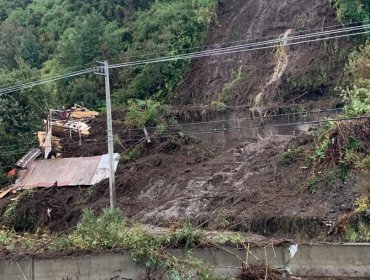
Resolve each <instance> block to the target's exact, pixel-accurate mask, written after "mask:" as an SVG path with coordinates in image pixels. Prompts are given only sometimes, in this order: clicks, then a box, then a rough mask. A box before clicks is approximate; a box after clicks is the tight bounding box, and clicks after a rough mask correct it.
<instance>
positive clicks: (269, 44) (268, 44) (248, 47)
mask: <svg viewBox="0 0 370 280" xmlns="http://www.w3.org/2000/svg"><path fill="white" fill-rule="evenodd" d="M366 28H370V24H368V25H362V26H356V27H349V28H342V29H337V30H329V31H323V32H316V33H313V34H306V35H302V36H289V37H288V42H287V43H286V44H285V45H286V46H292V45H297V44H303V43H310V42H317V41H322V40H330V39H337V38H342V37H348V36H355V35H362V34H366V33H369V32H370V30H365V31H362V32H355V33H348V34H343V35H337V34H340V33H345V32H350V31H359V30H364V29H366ZM328 35H336V36H329V37H323V38H316V39H311V40H306V41H298V42H293V41H294V40H300V39H309V38H310V37H314V36H319V37H322V36H328ZM281 42H282V39H281V38H278V39H275V40H269V41H264V42H258V43H252V44H243V45H238V46H232V47H228V48H219V49H214V50H208V51H202V52H195V53H190V54H180V55H175V56H169V57H161V58H154V59H149V60H141V61H133V62H126V63H121V64H111V65H110V66H109V68H110V69H115V68H122V67H128V66H138V65H146V64H152V63H160V62H169V61H176V60H180V59H181V60H183V59H192V58H201V57H205V56H214V55H225V54H233V53H237V52H243V51H253V50H263V49H269V48H275V47H276V45H275V44H277V43H281ZM94 71H95V69H94V68H89V69H85V70H81V71H77V72H72V73H67V74H64V75H59V76H56V77H53V78H49V79H45V80H39V81H37V82H31V83H26V84H20V85H16V86H13V87H8V88H3V89H0V96H1V95H4V94H7V93H11V92H14V91H18V90H21V89H26V88H31V87H34V86H37V85H42V84H46V83H50V82H54V81H58V80H62V79H66V78H72V77H75V76H80V75H83V74H88V73H92V72H94Z"/></svg>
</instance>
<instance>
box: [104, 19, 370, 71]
mask: <svg viewBox="0 0 370 280" xmlns="http://www.w3.org/2000/svg"><path fill="white" fill-rule="evenodd" d="M365 28H370V24H369V25H366V26H360V27H351V28H343V29H340V30H339V29H338V30H335V31H327V32H318V33H313V34H307V35H304V36H289V37H288V41H287V43H286V44H285V46H292V45H298V44H304V43H311V42H318V41H324V40H330V39H338V38H343V37H349V36H355V35H362V34H366V33H370V30H365V31H362V30H364V29H365ZM352 31H356V32H355V33H348V32H352ZM358 31H361V32H358ZM346 32H347V34H342V35H338V34H341V33H346ZM327 35H329V36H327ZM323 36H324V37H323ZM311 37H319V38H315V39H310V38H311ZM321 37H323V38H321ZM302 39H304V40H305V41H297V42H294V41H295V40H302ZM278 43H282V39H281V38H277V39H274V40H269V41H264V42H258V43H252V44H242V45H237V46H232V47H226V48H218V49H213V50H209V51H201V52H194V53H190V54H180V55H175V56H167V57H160V58H153V59H148V60H139V61H133V62H126V63H121V64H111V65H110V66H109V68H111V69H115V68H122V67H128V66H139V65H146V64H152V63H160V62H169V61H176V60H183V59H192V58H202V57H206V56H215V55H225V54H233V53H238V52H244V51H254V50H265V49H270V48H275V47H276V44H278Z"/></svg>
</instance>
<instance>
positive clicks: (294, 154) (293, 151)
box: [280, 146, 302, 166]
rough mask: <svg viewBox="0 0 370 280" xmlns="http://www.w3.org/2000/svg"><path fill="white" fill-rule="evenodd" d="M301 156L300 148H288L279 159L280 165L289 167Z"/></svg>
mask: <svg viewBox="0 0 370 280" xmlns="http://www.w3.org/2000/svg"><path fill="white" fill-rule="evenodd" d="M301 154H302V148H301V147H296V146H293V147H290V148H288V149H287V150H286V151H284V153H283V155H282V159H281V161H280V162H281V163H282V164H283V165H285V166H288V165H291V164H292V163H294V162H295V161H296V160H297V159H298V157H299V156H300V155H301Z"/></svg>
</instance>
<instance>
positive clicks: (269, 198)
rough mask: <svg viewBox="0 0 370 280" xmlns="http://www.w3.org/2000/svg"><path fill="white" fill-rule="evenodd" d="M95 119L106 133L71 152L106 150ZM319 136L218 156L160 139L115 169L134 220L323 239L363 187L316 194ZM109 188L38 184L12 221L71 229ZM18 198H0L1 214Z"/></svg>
mask: <svg viewBox="0 0 370 280" xmlns="http://www.w3.org/2000/svg"><path fill="white" fill-rule="evenodd" d="M94 123H95V124H97V125H96V126H95V128H96V129H97V130H100V133H98V132H96V133H97V134H96V135H95V134H94V129H93V133H92V135H91V136H89V138H88V139H85V142H83V145H82V146H78V145H75V146H74V148H73V149H71V148H69V152H68V153H66V155H68V156H71V155H73V156H74V157H79V156H87V155H94V154H95V153H103V152H105V151H106V150H105V149H106V144H105V143H103V144H100V145H98V146H97V145H96V144H95V143H97V142H100V140H99V139H104V137H105V136H104V135H105V129H104V125H103V123H104V119H103V118H99V119H98V120H95V121H94ZM94 123H93V125H92V127H94ZM99 124H101V127H99ZM86 140H89V141H86ZM312 141H313V140H312V137H311V136H307V135H303V136H299V137H293V136H278V135H276V136H270V137H268V138H265V139H262V140H259V141H257V139H255V140H253V139H250V140H248V141H246V142H245V143H240V145H238V146H233V147H230V148H228V149H226V150H225V151H223V152H218V153H216V154H214V155H213V156H211V155H209V151H208V150H207V149H206V148H205V147H203V146H198V144H194V143H187V145H186V146H187V147H189V146H191V147H192V148H191V149H188V148H181V146H180V145H179V146H176V145H174V143H168V142H160V141H153V142H152V143H151V144H145V145H144V146H145V148H144V150H143V151H144V154H143V156H142V157H141V158H139V159H137V160H136V161H134V162H131V163H127V164H124V163H123V162H122V163H120V165H119V167H118V170H117V173H116V184H117V201H118V206H119V207H120V208H121V209H122V210H123V212H124V213H125V215H127V217H129V218H131V219H133V220H137V221H140V222H143V223H148V224H153V225H159V226H167V225H171V224H172V223H179V222H181V221H191V222H193V223H194V224H196V225H201V226H203V227H206V228H210V229H230V230H242V231H251V232H256V233H260V234H266V235H271V234H272V235H274V234H278V235H283V236H296V235H298V236H301V237H304V238H317V237H318V235H319V234H320V233H323V232H326V231H328V230H329V227H327V226H328V225H330V224H333V223H334V222H335V221H336V219H337V218H338V217H339V216H341V215H343V214H346V213H348V212H350V211H351V210H352V209H353V201H354V199H355V198H356V195H357V193H358V191H359V190H358V188H357V189H355V188H353V186H354V185H355V183H356V184H357V185H358V186H359V185H360V182H355V181H354V180H350V181H348V182H347V183H346V184H343V183H341V182H339V181H338V182H336V183H335V184H334V185H333V186H328V185H325V184H321V185H320V186H318V188H317V191H316V192H315V193H312V192H311V190H310V189H309V188H308V187H307V185H305V183H307V182H308V180H309V179H308V178H309V176H310V173H309V171H308V168H307V166H308V156H309V154H310V153H311V149H312V145H313V142H312ZM292 145H293V146H297V145H300V146H302V150H301V152H300V153H299V154H298V155H296V157H295V158H294V159H293V160H291V161H290V160H289V162H288V163H286V162H285V163H284V161H283V159H284V156H283V153H284V151H285V150H286V148H287V147H288V146H292ZM97 147H98V148H97ZM121 149H122V150H123V148H121ZM202 149H204V150H202ZM192 151H193V152H192ZM194 151H196V152H194ZM122 152H123V151H122ZM69 153H71V154H69ZM108 189H109V188H108V182H107V181H105V182H102V183H101V184H99V185H97V186H93V187H90V188H86V187H70V188H51V189H42V190H37V191H36V193H34V194H33V196H32V198H27V197H24V198H23V199H22V201H21V204H20V205H21V207H18V208H17V209H16V211H15V213H14V214H15V215H14V216H15V217H19V218H20V220H17V219H16V220H14V219H13V220H12V222H13V224H14V223H17V221H30V223H26V224H22V223H21V226H20V227H18V230H22V229H26V230H29V229H30V227H34V228H35V227H48V228H50V229H51V230H52V231H61V230H66V229H68V228H71V227H73V226H74V225H76V223H77V222H78V220H79V217H80V215H81V213H82V210H83V209H84V208H86V207H90V208H92V209H94V210H96V211H100V210H101V209H102V208H103V207H107V206H109V190H108ZM12 198H14V196H10V197H7V198H5V199H2V200H1V202H0V209H1V211H0V212H1V214H3V213H4V211H5V209H6V208H7V207H9V205H10V203H12V201H11V199H12ZM48 208H49V209H51V217H49V216H48V215H47V211H48ZM6 222H9V221H6V220H3V221H2V223H5V224H6ZM22 225H23V226H24V225H25V226H26V227H25V228H22Z"/></svg>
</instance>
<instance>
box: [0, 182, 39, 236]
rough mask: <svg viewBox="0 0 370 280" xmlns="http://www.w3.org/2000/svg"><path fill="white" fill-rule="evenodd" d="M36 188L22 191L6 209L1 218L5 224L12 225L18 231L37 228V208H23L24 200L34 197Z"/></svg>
mask: <svg viewBox="0 0 370 280" xmlns="http://www.w3.org/2000/svg"><path fill="white" fill-rule="evenodd" d="M34 194H35V189H30V190H26V191H24V192H22V193H21V194H20V195H19V196H18V197H17V198H16V199H15V200H14V201H12V202H11V203H10V204H9V205H8V206H7V207H6V209H5V212H4V213H3V215H2V217H1V220H2V222H3V223H4V224H6V225H8V226H11V227H12V228H14V229H15V230H16V231H32V230H33V229H34V228H35V222H36V208H34V207H31V208H30V209H27V210H24V209H22V201H24V200H27V199H32V198H33V196H34Z"/></svg>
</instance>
